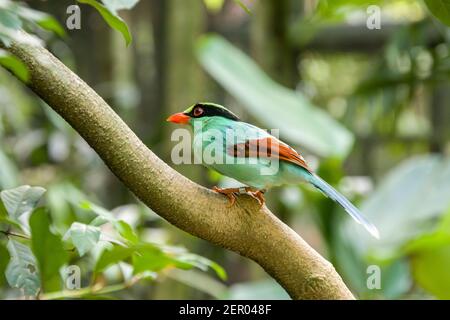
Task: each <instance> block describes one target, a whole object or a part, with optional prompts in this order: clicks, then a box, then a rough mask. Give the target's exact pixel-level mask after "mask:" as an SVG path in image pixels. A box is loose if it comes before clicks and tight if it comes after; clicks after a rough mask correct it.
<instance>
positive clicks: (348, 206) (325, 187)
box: [308, 174, 380, 239]
mask: <svg viewBox="0 0 450 320" xmlns="http://www.w3.org/2000/svg"><path fill="white" fill-rule="evenodd" d="M308 180H309V182H310V183H311V184H312V185H313V186H315V187H316V188H317V189H319V190H320V191H322V193H324V194H325V195H326V196H327V197H329V198H330V199H332V200H334V201H336V202H337V203H339V204H340V205H341V206H342V207H343V208H344V209H345V211H347V213H348V214H349V215H350V216H351V217H352V218H353V219H354V220H355V221H356V222H357V223H359V224H362V225H363V226H364V228H366V230H367V231H368V232H369V233H370V234H371V235H372V236H374V237H375V238H377V239H379V238H380V234H379V232H378V229H377V228H376V227H375V226H374V225H373V224H372V223H371V222H370V221H369V220H367V219H366V218H365V217H364V216H363V215H362V214H361V212H360V211H359V210H358V209H357V208H356V207H355V206H354V205H353V204H352V203H351V202H350V201H348V200H347V198H346V197H344V196H343V195H342V194H340V193H339V192H337V191H336V190H335V189H334V188H333V187H332V186H330V185H329V184H328V183H326V182H325V181H324V180H322V179H321V178H320V177H319V176H317V175H315V174H311V176H310V178H309V179H308Z"/></svg>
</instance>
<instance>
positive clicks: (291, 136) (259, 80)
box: [198, 36, 353, 158]
mask: <svg viewBox="0 0 450 320" xmlns="http://www.w3.org/2000/svg"><path fill="white" fill-rule="evenodd" d="M198 57H199V59H200V62H201V64H202V65H203V67H204V68H205V69H206V70H207V71H208V73H209V74H210V75H211V76H212V77H213V78H214V79H216V80H217V81H218V82H219V83H220V84H221V85H222V86H223V87H224V88H225V89H226V90H227V91H228V92H229V93H231V94H232V95H233V96H234V97H235V98H236V99H238V100H239V101H240V102H241V103H242V104H243V106H244V107H245V108H246V109H247V110H248V111H249V112H250V113H251V114H252V115H253V116H254V117H255V118H256V119H258V120H259V121H260V122H261V123H263V124H264V125H265V126H266V127H268V128H271V129H281V131H280V133H281V136H282V137H284V138H286V139H287V140H289V141H291V142H293V143H295V144H298V145H301V146H304V147H306V148H308V149H309V150H310V151H312V152H314V153H316V154H318V155H320V156H334V155H336V156H338V157H341V158H342V157H345V156H346V155H347V154H348V152H349V151H350V148H351V146H352V143H353V135H352V134H351V133H350V132H349V131H348V130H347V129H346V128H345V127H343V126H342V125H341V124H339V123H338V122H337V121H335V120H334V119H333V118H332V117H330V116H329V115H328V114H327V113H325V112H324V111H323V110H321V109H319V108H317V107H315V106H314V105H312V104H311V102H309V101H308V100H307V99H306V97H305V96H303V95H302V94H301V93H300V92H297V91H294V90H291V89H288V88H286V87H283V86H282V85H280V84H278V83H276V82H275V81H273V80H272V79H271V78H269V76H268V75H267V74H265V73H264V72H263V71H262V70H261V69H260V68H259V67H258V66H257V65H256V64H255V63H254V62H253V61H252V60H251V59H250V58H249V57H248V56H246V55H245V54H244V53H243V52H241V51H240V50H238V49H237V48H235V47H234V46H232V45H231V44H230V43H229V42H227V41H226V40H224V39H223V38H221V37H219V36H205V37H203V38H202V39H201V40H200V42H199V45H198ZM274 115H276V117H274Z"/></svg>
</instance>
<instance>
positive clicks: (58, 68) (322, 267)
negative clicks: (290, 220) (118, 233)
mask: <svg viewBox="0 0 450 320" xmlns="http://www.w3.org/2000/svg"><path fill="white" fill-rule="evenodd" d="M8 50H9V51H10V52H11V53H13V54H15V55H16V56H17V57H19V58H20V59H21V60H22V61H23V62H24V63H25V64H26V65H27V67H28V69H29V72H30V79H31V80H30V81H29V83H28V86H29V87H30V88H31V89H32V90H33V91H34V92H35V93H36V94H37V95H39V96H40V97H41V98H42V99H43V100H44V101H46V102H47V103H48V104H49V105H50V106H51V107H52V108H53V109H54V110H55V111H56V112H57V113H58V114H59V115H60V116H62V117H63V118H64V119H65V120H66V121H67V122H68V123H69V124H70V125H71V126H72V127H73V128H74V129H75V130H76V131H77V132H78V133H79V134H80V135H81V136H82V137H83V138H84V139H85V140H86V141H87V142H88V143H89V145H90V146H91V147H92V148H93V149H94V150H95V151H96V152H97V153H98V155H99V156H100V157H101V158H102V159H103V161H104V162H105V164H106V165H107V166H108V167H109V168H110V169H111V171H112V172H113V173H114V174H115V175H116V176H117V177H118V178H119V179H120V180H122V181H123V183H124V184H125V185H126V186H127V188H128V189H129V190H131V191H132V192H133V193H134V194H135V195H136V196H137V197H138V198H139V199H141V200H142V201H143V202H144V203H145V204H146V205H148V206H149V207H150V208H152V209H153V210H154V211H155V212H156V213H158V214H159V215H160V216H161V217H163V218H164V219H166V220H167V221H168V222H170V223H172V224H173V225H175V226H177V227H178V228H180V229H182V230H184V231H186V232H188V233H190V234H192V235H194V236H197V237H200V238H202V239H205V240H207V241H210V242H212V243H214V244H216V245H219V246H222V247H224V248H227V249H230V250H233V251H235V252H237V253H239V254H241V255H242V256H245V257H248V258H250V259H252V260H254V261H256V262H257V263H258V264H260V265H261V266H262V267H263V268H264V269H265V270H266V271H267V273H268V274H270V275H271V276H272V277H273V278H274V279H276V280H277V281H278V282H279V283H280V284H281V285H282V286H283V287H284V289H285V290H286V291H287V292H288V293H289V295H290V296H291V297H292V298H293V299H353V295H352V294H351V292H350V291H349V290H348V289H347V287H346V286H345V284H344V283H343V281H342V279H341V277H340V276H339V275H338V273H337V272H336V271H335V269H334V268H333V266H332V265H331V264H330V263H329V262H328V261H327V260H325V259H324V258H323V257H322V256H320V255H319V254H318V253H317V252H316V251H315V250H314V249H312V248H311V247H310V246H309V245H308V244H307V243H306V242H305V241H304V240H303V239H302V238H301V237H300V236H299V235H298V234H297V233H295V232H294V231H293V230H292V229H290V228H289V227H288V226H287V225H285V224H284V223H282V222H281V221H280V220H279V219H278V218H276V217H275V215H274V214H273V213H271V212H270V211H269V210H268V209H267V208H266V207H264V208H263V209H261V210H259V208H258V205H257V204H256V203H255V201H254V200H253V199H250V198H249V197H248V196H240V197H239V199H238V201H237V204H236V205H235V206H233V207H232V208H227V199H226V198H225V197H223V196H221V195H218V194H215V193H214V192H211V191H210V190H208V189H206V188H204V187H201V186H199V185H197V184H195V183H194V182H192V181H190V180H188V179H187V178H185V177H184V176H182V175H180V174H179V173H178V172H176V171H175V170H173V169H172V168H171V167H169V166H168V165H167V164H166V163H164V162H163V161H162V160H160V159H159V158H158V157H157V156H156V155H155V154H154V153H153V152H152V151H150V150H149V149H148V148H147V147H146V146H145V145H144V144H143V143H142V142H141V141H140V140H139V138H138V137H137V136H136V135H135V134H134V133H133V131H132V130H131V129H130V128H129V127H128V126H127V125H126V124H125V123H124V122H123V121H122V119H121V118H120V117H119V116H118V115H117V114H116V113H115V112H114V111H113V110H112V109H111V107H109V106H108V104H107V103H106V102H105V101H104V100H103V99H102V98H101V97H100V96H99V95H97V94H96V93H95V92H94V90H93V89H91V88H90V87H89V86H88V85H87V84H86V83H84V82H83V81H82V80H81V79H80V78H79V77H78V76H77V75H76V74H74V73H73V72H72V71H71V70H69V69H68V68H67V67H66V66H65V65H64V64H63V63H62V62H60V61H59V60H58V59H57V58H55V57H54V56H53V55H52V54H51V53H50V52H48V51H47V50H46V49H45V48H43V47H41V46H39V45H35V44H30V43H27V42H25V41H21V42H14V43H13V44H12V46H11V47H10V48H8Z"/></svg>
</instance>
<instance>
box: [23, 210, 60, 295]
mask: <svg viewBox="0 0 450 320" xmlns="http://www.w3.org/2000/svg"><path fill="white" fill-rule="evenodd" d="M30 228H31V248H32V250H33V253H34V256H35V257H36V259H37V261H38V265H39V271H40V275H41V283H42V289H43V290H44V292H50V291H57V290H61V277H60V275H59V269H60V268H61V267H62V266H63V265H64V264H65V263H66V262H67V260H68V255H67V252H66V251H65V250H64V247H63V244H62V241H61V238H60V237H58V236H57V235H55V234H53V233H52V232H51V231H50V220H49V215H48V213H47V211H46V210H45V209H43V208H39V209H36V210H35V211H34V212H33V213H32V215H31V217H30Z"/></svg>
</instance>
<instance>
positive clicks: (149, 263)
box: [133, 244, 190, 274]
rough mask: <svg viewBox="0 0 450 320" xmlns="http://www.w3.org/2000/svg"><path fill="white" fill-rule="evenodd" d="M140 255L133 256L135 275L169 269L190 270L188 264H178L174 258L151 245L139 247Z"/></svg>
mask: <svg viewBox="0 0 450 320" xmlns="http://www.w3.org/2000/svg"><path fill="white" fill-rule="evenodd" d="M137 251H138V254H134V255H133V267H134V270H133V272H134V274H139V273H144V272H146V271H152V272H158V271H161V270H163V269H164V268H167V267H169V266H170V267H174V266H176V267H181V268H185V269H189V268H190V265H189V264H188V263H184V264H183V263H177V261H176V260H174V259H173V258H172V257H170V256H168V255H167V254H165V253H164V252H163V251H162V250H160V249H159V248H157V247H155V246H153V245H151V244H142V245H140V246H139V247H137Z"/></svg>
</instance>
